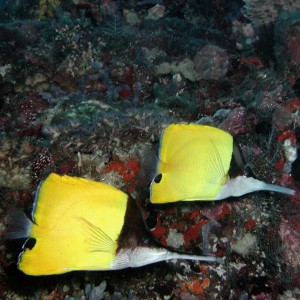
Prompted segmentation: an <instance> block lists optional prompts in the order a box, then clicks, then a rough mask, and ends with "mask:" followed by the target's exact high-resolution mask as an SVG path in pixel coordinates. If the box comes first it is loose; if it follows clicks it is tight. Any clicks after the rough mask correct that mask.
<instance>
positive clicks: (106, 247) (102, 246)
mask: <svg viewBox="0 0 300 300" xmlns="http://www.w3.org/2000/svg"><path fill="white" fill-rule="evenodd" d="M79 219H80V220H81V221H83V222H84V224H85V226H86V228H87V231H88V233H89V238H88V244H89V248H88V250H89V251H90V252H111V251H112V248H113V247H114V245H115V242H114V241H113V240H112V239H111V238H110V237H109V236H108V235H107V234H106V233H105V232H104V231H103V230H101V228H99V227H97V226H95V225H94V224H92V223H91V222H89V221H88V220H86V219H85V218H79Z"/></svg>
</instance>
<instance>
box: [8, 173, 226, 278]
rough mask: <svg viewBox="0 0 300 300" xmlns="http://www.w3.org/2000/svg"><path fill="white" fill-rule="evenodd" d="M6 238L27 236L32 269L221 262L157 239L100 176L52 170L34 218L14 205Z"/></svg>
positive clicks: (25, 259) (25, 256) (27, 262)
mask: <svg viewBox="0 0 300 300" xmlns="http://www.w3.org/2000/svg"><path fill="white" fill-rule="evenodd" d="M10 223H11V225H10V226H9V228H8V231H7V233H6V237H7V238H11V239H17V238H24V237H26V238H27V240H26V242H25V243H24V245H23V251H22V253H21V254H20V256H19V261H18V268H19V269H20V270H21V271H23V272H24V273H25V274H28V275H50V274H61V273H65V272H69V271H75V270H117V269H123V268H128V267H140V266H143V265H147V264H151V263H155V262H159V261H163V260H168V259H174V258H177V259H192V260H204V261H210V262H220V263H222V259H221V258H218V257H214V256H196V255H189V254H181V253H176V252H172V251H169V250H167V249H165V248H163V247H162V246H160V245H159V244H158V243H157V242H156V241H155V240H153V238H152V236H151V235H150V233H149V232H148V231H147V229H146V228H145V225H144V221H143V219H142V216H141V213H140V209H139V207H138V205H137V203H136V202H135V200H134V199H132V198H131V197H130V196H128V195H127V194H125V193H123V192H122V191H120V190H118V189H116V188H114V187H112V186H110V185H107V184H105V183H101V182H95V181H92V180H88V179H83V178H77V177H70V176H59V175H57V174H50V175H49V176H48V177H47V178H46V180H45V181H43V182H42V183H41V184H40V186H39V188H38V190H37V193H36V199H35V204H34V208H33V212H32V220H29V219H28V218H27V217H26V216H25V214H24V213H22V212H20V211H18V210H16V209H14V210H13V212H12V213H11V215H10Z"/></svg>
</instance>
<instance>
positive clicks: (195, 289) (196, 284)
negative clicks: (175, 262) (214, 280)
mask: <svg viewBox="0 0 300 300" xmlns="http://www.w3.org/2000/svg"><path fill="white" fill-rule="evenodd" d="M209 285H210V280H209V279H208V278H204V279H203V280H202V281H199V280H197V279H196V280H193V281H192V282H186V283H184V284H183V285H182V286H181V287H180V289H181V291H183V292H186V291H189V292H191V293H193V294H195V295H204V294H206V291H205V289H206V288H208V287H209Z"/></svg>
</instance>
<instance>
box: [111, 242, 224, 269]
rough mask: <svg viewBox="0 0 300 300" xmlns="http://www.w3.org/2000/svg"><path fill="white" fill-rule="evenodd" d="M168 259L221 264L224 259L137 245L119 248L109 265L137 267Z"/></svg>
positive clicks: (115, 267) (114, 267) (116, 267)
mask: <svg viewBox="0 0 300 300" xmlns="http://www.w3.org/2000/svg"><path fill="white" fill-rule="evenodd" d="M170 259H188V260H197V261H206V262H216V263H220V264H223V263H224V260H223V259H222V258H220V257H215V256H199V255H190V254H181V253H176V252H171V251H168V250H167V249H165V248H148V247H137V248H134V249H121V250H120V251H119V252H118V253H117V255H116V258H115V261H114V262H113V263H112V265H111V269H112V270H118V269H124V268H137V267H141V266H146V265H149V264H153V263H157V262H160V261H165V260H170Z"/></svg>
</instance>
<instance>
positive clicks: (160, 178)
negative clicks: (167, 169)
mask: <svg viewBox="0 0 300 300" xmlns="http://www.w3.org/2000/svg"><path fill="white" fill-rule="evenodd" d="M161 180H162V174H158V175H156V176H155V178H154V182H155V183H160V182H161Z"/></svg>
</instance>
